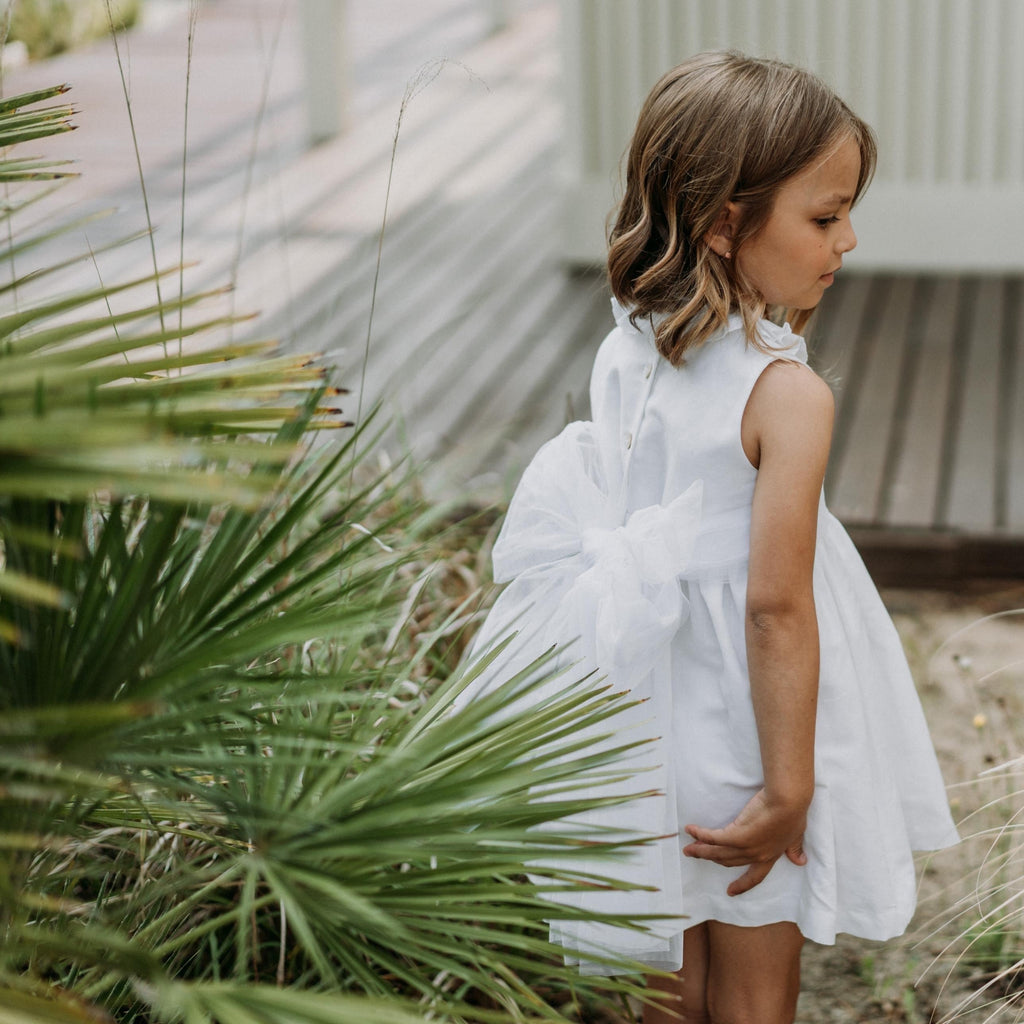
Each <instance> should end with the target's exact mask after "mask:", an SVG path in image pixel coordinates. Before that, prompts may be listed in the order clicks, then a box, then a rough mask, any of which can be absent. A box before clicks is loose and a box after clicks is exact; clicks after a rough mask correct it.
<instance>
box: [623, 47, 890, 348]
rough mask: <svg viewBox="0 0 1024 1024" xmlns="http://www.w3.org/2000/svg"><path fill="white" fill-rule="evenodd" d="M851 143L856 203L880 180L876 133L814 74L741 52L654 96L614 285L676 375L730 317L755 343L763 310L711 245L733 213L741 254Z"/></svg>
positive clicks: (637, 135)
mask: <svg viewBox="0 0 1024 1024" xmlns="http://www.w3.org/2000/svg"><path fill="white" fill-rule="evenodd" d="M846 138H852V139H853V140H854V141H855V142H856V143H857V145H858V147H859V149H860V177H859V180H858V182H857V190H856V193H855V195H854V202H856V200H857V199H858V198H859V197H860V195H861V193H862V192H863V191H864V189H865V188H866V187H867V184H868V182H869V181H870V180H871V176H872V174H873V173H874V169H875V159H876V146H875V139H874V135H873V134H872V132H871V129H870V128H869V127H868V125H867V124H866V123H865V122H864V121H862V120H861V119H860V118H859V117H857V115H856V114H854V113H853V111H851V110H850V108H849V107H847V105H846V104H845V103H844V102H843V101H842V100H841V99H839V97H838V96H836V95H835V93H834V92H832V90H831V89H830V88H829V87H828V86H827V85H826V84H825V83H824V82H823V81H821V79H819V78H817V77H816V76H815V75H812V74H811V73H810V72H809V71H805V70H803V69H801V68H797V67H793V66H792V65H791V64H784V63H782V62H781V61H775V60H764V59H761V58H756V57H746V56H744V55H743V54H739V53H733V52H728V53H702V54H698V55H697V56H696V57H692V58H691V59H690V60H688V61H686V62H685V63H683V64H680V65H679V66H678V67H676V68H673V69H672V70H671V71H669V72H668V73H667V74H666V75H664V76H663V77H662V78H661V80H660V81H659V82H658V83H657V84H656V85H655V86H654V88H653V89H652V90H651V92H650V95H648V97H647V99H646V100H645V102H644V105H643V109H642V110H641V111H640V117H639V119H638V120H637V126H636V131H635V132H634V134H633V141H632V143H631V144H630V149H629V158H628V163H627V168H626V191H625V195H624V196H623V199H622V202H621V204H620V206H619V209H618V214H617V217H616V220H615V225H614V227H613V228H612V231H611V235H610V239H609V249H608V280H609V283H610V284H611V289H612V293H613V294H614V295H615V297H616V298H617V299H618V300H619V301H620V302H621V303H622V304H623V305H625V306H627V307H630V308H631V310H632V318H633V320H634V323H635V321H636V320H637V319H639V318H643V317H649V316H651V315H652V314H655V313H659V314H664V317H663V319H661V320H660V321H659V322H658V324H657V326H656V329H655V337H656V339H657V345H658V350H659V351H660V352H661V354H662V355H663V356H665V358H666V359H668V360H669V361H670V362H671V363H672V364H673V365H674V366H678V365H680V364H681V363H682V362H683V360H684V355H685V353H686V351H687V350H688V349H691V348H694V347H695V346H697V345H700V344H701V343H702V342H703V341H705V340H706V339H707V338H708V336H709V335H711V334H712V333H713V332H714V331H715V330H717V329H718V328H719V327H721V326H723V325H724V324H725V322H726V320H727V318H728V316H729V313H730V312H732V311H734V310H738V311H739V312H740V313H741V314H742V315H743V321H744V325H745V327H746V333H747V337H748V338H749V339H750V341H751V342H752V343H753V344H759V339H758V337H757V321H758V320H759V319H761V318H762V317H763V316H765V315H767V310H766V306H765V302H764V300H763V299H762V298H761V297H760V296H759V295H758V294H757V293H756V291H755V290H754V289H753V287H752V286H750V285H749V284H748V283H747V282H746V281H744V280H743V277H742V274H740V273H738V272H737V268H736V263H735V261H734V260H730V259H725V258H723V257H722V256H719V255H718V254H717V253H716V252H714V250H713V249H712V248H711V247H710V246H709V245H708V244H707V242H706V241H705V236H706V235H707V234H708V232H710V231H712V229H713V228H714V227H715V226H716V224H717V223H718V222H719V218H720V217H721V215H722V213H723V211H724V209H725V205H726V203H727V202H728V201H730V200H731V201H733V202H734V203H736V204H738V205H739V206H740V208H741V210H742V215H741V216H742V220H741V222H740V224H739V226H738V229H737V231H736V234H735V237H734V239H733V248H732V254H733V255H734V256H735V254H736V252H737V250H738V249H739V248H740V247H741V246H742V245H743V243H744V241H746V240H748V239H750V238H752V237H753V236H754V235H756V234H757V232H758V231H759V230H760V229H761V228H762V227H763V226H764V224H765V222H766V221H767V220H768V216H769V214H770V213H771V209H772V204H773V202H774V200H775V196H776V193H777V192H778V190H779V188H780V187H781V186H782V184H783V183H784V182H785V181H786V180H787V179H789V178H791V177H792V176H793V175H794V174H796V173H798V172H799V171H801V170H803V169H804V168H805V167H807V166H808V165H809V164H810V163H811V162H812V161H813V160H815V159H821V158H824V157H826V156H827V155H828V152H829V150H830V149H831V148H832V147H834V146H836V145H837V144H839V143H840V142H842V141H843V140H844V139H846ZM812 312H813V311H812V310H798V311H797V310H794V311H791V312H790V316H791V323H792V325H793V329H794V330H795V331H797V332H799V331H801V330H803V328H804V326H805V325H806V323H807V321H808V320H809V319H810V316H811V313H812Z"/></svg>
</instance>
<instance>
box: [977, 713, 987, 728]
mask: <svg viewBox="0 0 1024 1024" xmlns="http://www.w3.org/2000/svg"><path fill="white" fill-rule="evenodd" d="M986 725H988V715H985V714H983V713H982V712H980V711H979V712H978V713H977V714H976V715H975V716H974V728H975V729H984V728H985V726H986Z"/></svg>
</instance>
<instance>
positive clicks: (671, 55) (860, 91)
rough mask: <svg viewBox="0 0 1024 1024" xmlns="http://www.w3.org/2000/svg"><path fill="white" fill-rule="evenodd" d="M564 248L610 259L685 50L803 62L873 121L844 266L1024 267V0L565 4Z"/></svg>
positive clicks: (616, 0) (567, 0)
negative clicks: (664, 85)
mask: <svg viewBox="0 0 1024 1024" xmlns="http://www.w3.org/2000/svg"><path fill="white" fill-rule="evenodd" d="M561 3H562V16H563V42H562V46H563V53H564V60H565V79H564V85H565V98H566V133H565V135H566V143H565V158H564V253H565V255H566V257H567V258H568V259H569V260H570V261H572V262H579V263H594V262H600V261H601V260H603V254H604V226H605V221H606V218H607V216H608V213H609V211H610V210H611V208H612V207H613V205H614V202H615V198H616V195H617V189H618V173H619V165H620V161H621V158H622V155H623V153H624V152H625V149H626V146H627V145H628V142H629V135H630V132H631V131H632V126H633V122H634V120H635V117H636V114H637V111H638V110H639V107H640V104H641V102H642V100H643V98H644V96H645V95H646V93H647V91H648V89H649V88H650V87H651V85H653V84H654V82H655V81H656V80H657V78H658V77H659V76H660V74H661V73H662V72H663V71H665V70H667V69H668V68H669V67H672V66H673V65H674V64H677V63H679V62H680V61H681V60H683V59H685V58H686V57H687V56H689V55H691V54H693V53H698V52H700V51H701V50H708V49H726V48H734V49H739V50H743V51H745V52H747V53H753V54H758V55H762V56H769V57H779V58H781V59H783V60H789V61H793V62H795V63H798V64H801V65H804V66H806V67H810V68H811V69H813V70H814V71H816V72H817V73H818V74H820V75H821V76H822V77H823V78H824V79H825V80H826V81H828V82H829V83H830V84H832V86H833V87H834V88H835V89H836V90H837V91H838V92H839V94H840V95H841V96H843V98H844V99H846V101H847V102H848V103H849V104H850V105H851V106H852V107H853V109H854V110H856V111H857V112H858V113H859V114H860V115H861V116H863V117H864V118H865V119H866V120H867V121H869V122H870V123H871V125H872V126H873V127H874V128H875V130H876V132H877V134H878V141H879V167H878V173H877V175H876V178H875V182H874V184H873V185H872V187H871V189H870V190H869V191H868V193H867V195H866V197H865V198H864V199H863V200H862V202H861V204H860V206H859V207H858V208H857V210H856V212H855V226H856V228H857V232H858V235H859V238H860V245H859V246H858V249H857V251H856V253H855V254H853V255H852V256H851V258H850V264H849V265H850V266H851V267H861V268H864V269H890V270H955V269H964V270H979V271H980V270H987V271H991V270H1024V0H561Z"/></svg>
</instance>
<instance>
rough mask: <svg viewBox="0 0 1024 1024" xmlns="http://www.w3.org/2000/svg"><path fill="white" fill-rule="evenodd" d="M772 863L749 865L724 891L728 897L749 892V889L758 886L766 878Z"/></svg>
mask: <svg viewBox="0 0 1024 1024" xmlns="http://www.w3.org/2000/svg"><path fill="white" fill-rule="evenodd" d="M774 863H775V862H774V861H772V863H771V864H751V865H750V867H749V868H748V869H747V870H746V871H744V872H743V874H742V875H740V877H739V878H737V879H736V880H735V881H734V882H732V883H731V884H730V885H729V888H728V889H726V890H725V891H726V892H727V893H728V894H729V895H730V896H740V895H742V894H743V893H745V892H750V890H751V889H753V888H754V887H755V886H758V885H760V884H761V883H762V882H763V881H764V880H765V879H766V878H767V877H768V872H769V871H771V869H772V864H774Z"/></svg>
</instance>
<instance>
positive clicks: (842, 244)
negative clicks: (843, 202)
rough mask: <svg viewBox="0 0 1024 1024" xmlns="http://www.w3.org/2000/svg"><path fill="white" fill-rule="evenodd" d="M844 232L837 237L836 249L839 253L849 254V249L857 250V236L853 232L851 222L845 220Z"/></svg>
mask: <svg viewBox="0 0 1024 1024" xmlns="http://www.w3.org/2000/svg"><path fill="white" fill-rule="evenodd" d="M845 227H846V230H845V231H844V232H843V233H842V234H841V235H840V236H839V245H838V246H837V248H838V249H839V251H840V252H849V251H850V250H851V249H856V248H857V235H856V233H855V232H854V230H853V222H852V221H851V220H850V219H849V218H847V219H846V224H845Z"/></svg>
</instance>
